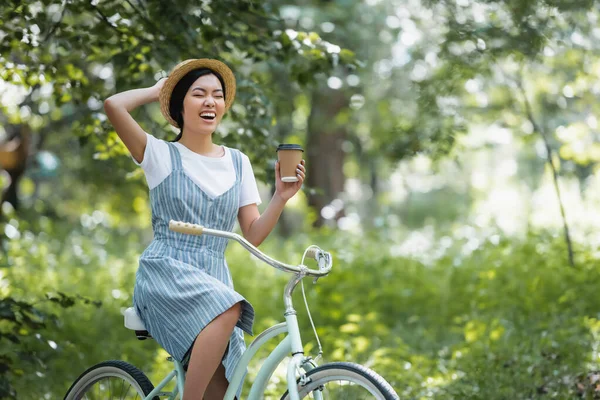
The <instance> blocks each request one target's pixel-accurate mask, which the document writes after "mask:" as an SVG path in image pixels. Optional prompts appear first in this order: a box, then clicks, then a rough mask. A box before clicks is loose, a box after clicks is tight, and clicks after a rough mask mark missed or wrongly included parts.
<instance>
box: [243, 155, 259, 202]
mask: <svg viewBox="0 0 600 400" xmlns="http://www.w3.org/2000/svg"><path fill="white" fill-rule="evenodd" d="M260 203H262V201H261V199H260V193H259V192H258V186H257V185H256V178H255V177H254V171H252V164H250V159H249V158H248V156H247V155H245V154H242V188H241V190H240V208H241V207H244V206H247V205H248V204H256V205H259V204H260Z"/></svg>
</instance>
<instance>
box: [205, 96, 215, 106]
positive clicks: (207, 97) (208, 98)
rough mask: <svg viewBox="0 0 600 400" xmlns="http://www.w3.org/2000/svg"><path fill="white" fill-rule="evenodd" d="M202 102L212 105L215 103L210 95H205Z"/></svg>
mask: <svg viewBox="0 0 600 400" xmlns="http://www.w3.org/2000/svg"><path fill="white" fill-rule="evenodd" d="M204 102H205V103H206V104H207V105H214V104H215V99H214V98H213V97H212V96H206V99H205V100H204Z"/></svg>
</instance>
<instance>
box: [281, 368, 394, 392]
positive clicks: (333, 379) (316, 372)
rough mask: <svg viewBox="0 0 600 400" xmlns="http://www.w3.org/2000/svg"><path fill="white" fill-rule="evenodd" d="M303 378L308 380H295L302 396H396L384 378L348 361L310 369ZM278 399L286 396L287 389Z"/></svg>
mask: <svg viewBox="0 0 600 400" xmlns="http://www.w3.org/2000/svg"><path fill="white" fill-rule="evenodd" d="M306 378H307V379H308V383H307V384H305V385H302V384H301V383H300V382H298V394H299V395H300V398H301V399H314V398H317V399H324V400H338V399H339V400H341V399H343V400H358V399H378V400H395V399H399V397H398V395H397V394H396V392H395V391H394V389H393V388H392V386H391V385H390V384H389V383H387V382H386V381H385V379H383V378H382V377H381V376H379V375H377V373H375V372H373V371H371V370H370V369H368V368H366V367H363V366H362V365H358V364H353V363H347V362H335V363H329V364H324V365H321V366H320V367H317V368H315V369H313V370H311V371H309V372H308V373H307V374H306ZM319 395H320V396H319ZM281 399H282V400H289V394H288V392H287V391H286V392H285V394H284V395H283V396H282V397H281Z"/></svg>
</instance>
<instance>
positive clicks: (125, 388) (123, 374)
mask: <svg viewBox="0 0 600 400" xmlns="http://www.w3.org/2000/svg"><path fill="white" fill-rule="evenodd" d="M169 229H171V230H173V231H176V232H181V233H186V234H192V235H202V234H207V235H214V236H219V237H222V238H226V239H229V240H235V241H237V242H238V243H240V244H241V245H242V246H243V247H244V248H246V250H248V251H249V252H250V253H252V254H254V255H255V256H256V257H257V258H258V259H259V260H261V261H263V262H265V263H266V264H269V265H271V266H272V267H274V268H277V269H279V270H282V271H285V272H290V273H293V274H294V275H293V276H292V278H291V279H290V280H289V281H288V283H287V285H286V287H285V290H284V305H285V313H284V316H285V320H286V322H282V323H279V324H277V325H274V326H272V327H270V328H268V329H266V330H265V331H264V332H262V333H261V334H259V335H258V336H257V337H256V339H255V340H254V341H253V342H252V343H251V344H250V345H249V346H248V348H247V349H246V351H245V352H244V354H243V355H242V358H241V359H240V361H239V363H238V365H237V366H236V367H235V370H234V374H233V378H232V379H231V382H230V383H229V388H228V390H227V392H226V394H225V398H224V399H225V400H233V399H234V396H235V393H237V390H238V388H239V387H240V385H242V383H243V379H244V376H245V371H246V367H247V366H248V364H249V362H250V361H251V360H252V358H253V357H254V355H255V354H256V353H257V351H258V349H259V348H261V347H262V346H263V345H264V344H265V343H266V342H268V341H269V340H270V339H272V338H274V337H275V336H278V335H280V334H283V333H287V335H286V336H285V338H284V339H283V340H281V342H279V344H278V345H277V346H276V347H275V349H274V350H273V351H272V352H271V353H270V354H269V356H268V357H267V358H266V360H265V361H264V363H263V365H262V366H261V368H260V370H259V372H258V375H257V377H256V379H255V381H254V382H253V383H252V386H251V389H250V393H249V394H248V399H251V400H254V399H260V398H262V397H263V393H264V392H265V389H266V386H267V383H268V382H269V379H270V378H271V376H272V374H273V372H274V371H275V369H276V367H277V366H278V365H279V364H280V363H281V362H283V360H284V358H285V357H286V356H287V355H289V354H291V355H292V358H291V360H290V362H289V364H288V366H287V375H286V378H287V391H286V392H285V393H284V394H283V395H282V397H281V398H282V399H285V400H288V399H289V400H299V399H301V398H307V397H308V398H315V399H318V400H321V399H344V400H347V399H358V398H374V399H381V400H390V399H399V397H398V395H397V394H396V393H395V392H394V389H393V388H392V387H391V385H390V384H389V383H388V382H386V381H385V380H384V379H383V378H382V377H381V376H379V375H378V374H377V373H375V372H374V371H372V370H370V369H368V368H366V367H364V366H362V365H358V364H354V363H348V362H332V363H327V364H323V365H321V366H317V365H316V362H315V361H314V360H313V359H312V358H311V357H306V356H305V355H304V351H303V347H302V340H301V337H300V331H299V328H298V320H297V318H296V311H295V310H294V308H293V305H292V293H293V291H294V289H295V288H296V286H297V285H298V283H300V282H301V281H302V279H303V278H304V277H307V276H310V277H314V279H315V281H316V280H317V279H319V278H321V277H324V276H326V275H328V274H329V272H330V271H331V268H332V257H331V254H330V253H328V252H326V251H324V250H321V249H320V248H318V247H317V246H309V247H308V248H307V249H306V250H305V252H304V256H303V257H302V262H301V263H300V264H299V265H298V266H293V265H287V264H284V263H282V262H279V261H277V260H275V259H273V258H271V257H269V256H267V255H266V254H264V253H262V252H261V251H260V250H258V249H257V248H256V247H255V246H253V245H252V244H251V243H250V242H248V241H247V240H246V239H244V238H243V237H242V236H240V235H238V234H236V233H232V232H226V231H219V230H214V229H208V228H205V227H203V226H200V225H196V224H190V223H184V222H178V221H170V222H169ZM306 256H308V257H310V258H313V259H314V260H315V261H316V262H317V265H318V270H317V269H309V268H307V267H306V266H305V265H304V264H303V262H304V258H305V257H306ZM311 323H312V320H311ZM125 327H126V328H128V329H131V330H133V331H135V334H136V336H137V338H138V339H140V340H144V339H148V338H151V336H150V334H149V333H148V332H147V331H146V328H145V327H144V324H143V322H142V321H141V319H140V318H139V316H138V315H137V314H136V312H135V309H134V308H133V307H130V308H128V309H127V310H126V312H125ZM167 360H168V361H170V362H173V364H174V369H173V371H171V372H170V373H169V374H168V375H167V376H166V377H165V378H164V379H163V380H162V381H161V382H160V383H159V384H158V385H157V386H156V387H154V385H153V384H152V382H150V380H149V379H148V377H147V376H146V375H145V374H144V373H143V372H142V371H141V370H139V369H138V368H136V367H134V366H133V365H131V364H129V363H126V362H124V361H115V360H112V361H104V362H101V363H99V364H96V365H94V366H92V367H91V368H89V369H88V370H86V371H85V372H84V373H82V374H81V375H80V376H79V378H77V380H76V381H75V382H74V383H73V384H72V385H71V387H70V388H69V391H68V392H67V394H66V397H65V398H66V399H67V400H80V399H84V398H85V399H89V398H92V399H103V400H104V399H109V398H110V399H112V398H113V397H112V395H113V394H114V395H117V394H118V395H119V397H118V398H120V399H122V398H125V399H129V398H138V397H139V398H140V399H144V400H151V399H152V400H159V397H167V396H168V398H169V399H175V398H176V397H177V395H178V394H180V395H181V396H183V387H184V381H185V370H184V366H183V364H182V363H180V362H179V361H177V360H174V359H173V358H172V357H168V358H167ZM297 373H298V375H299V377H297ZM173 379H176V385H175V387H174V389H173V390H172V391H170V392H166V391H163V389H164V388H165V387H166V386H167V385H168V384H169V383H170V382H171V381H172V380H173ZM113 381H114V383H113ZM132 389H133V393H130V392H131V391H132ZM361 391H364V392H361ZM109 396H110V397H109ZM363 396H364V397H363Z"/></svg>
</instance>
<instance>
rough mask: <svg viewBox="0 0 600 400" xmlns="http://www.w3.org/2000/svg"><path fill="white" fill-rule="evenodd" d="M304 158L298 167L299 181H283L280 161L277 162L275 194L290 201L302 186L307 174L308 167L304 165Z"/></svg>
mask: <svg viewBox="0 0 600 400" xmlns="http://www.w3.org/2000/svg"><path fill="white" fill-rule="evenodd" d="M304 164H305V162H304V160H302V161H301V162H300V164H298V166H297V167H296V176H297V177H298V181H297V182H283V181H282V180H281V173H280V171H279V161H277V163H276V164H275V194H277V195H279V197H281V198H282V199H283V200H284V201H288V200H289V199H291V198H292V197H294V195H295V194H296V193H298V190H300V188H301V187H302V183H303V182H304V178H305V176H306V168H305V167H304Z"/></svg>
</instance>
